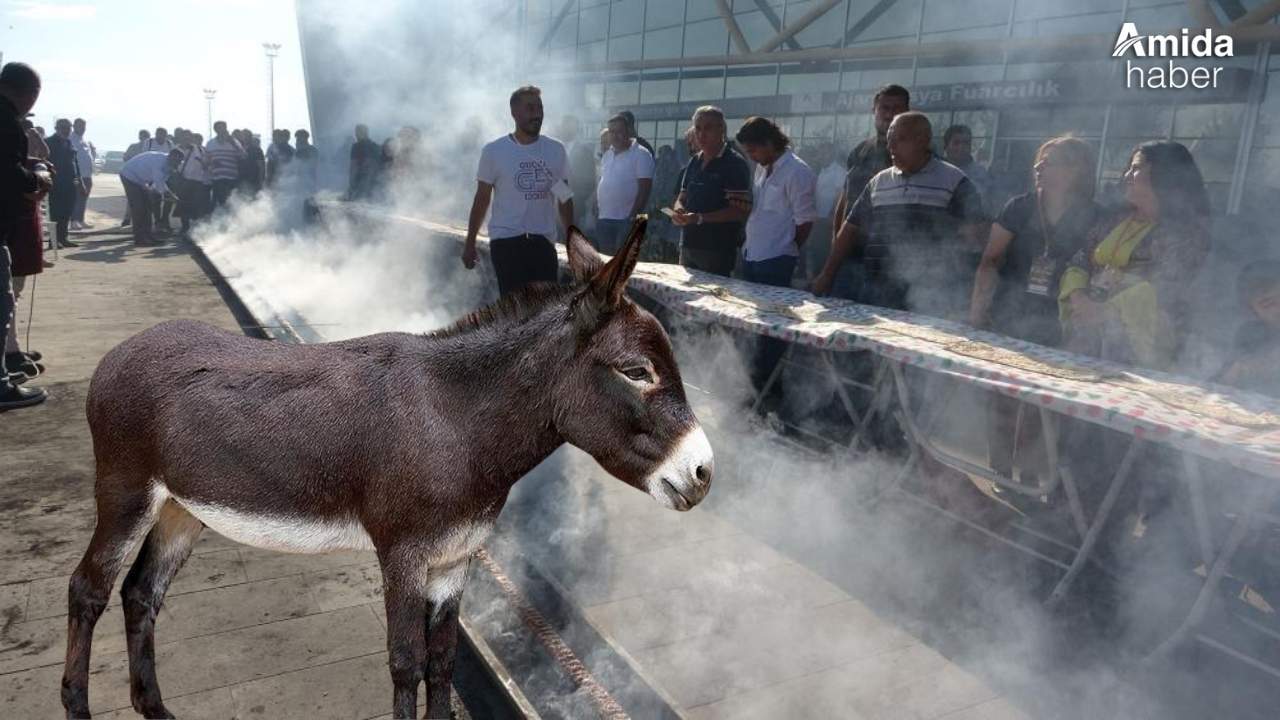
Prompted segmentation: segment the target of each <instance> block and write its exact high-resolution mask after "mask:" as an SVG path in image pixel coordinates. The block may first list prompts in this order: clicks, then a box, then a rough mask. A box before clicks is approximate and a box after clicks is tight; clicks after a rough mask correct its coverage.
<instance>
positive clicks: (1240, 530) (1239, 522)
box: [1148, 492, 1275, 660]
mask: <svg viewBox="0 0 1280 720" xmlns="http://www.w3.org/2000/svg"><path fill="white" fill-rule="evenodd" d="M1250 494H1251V495H1253V496H1254V497H1250V498H1247V499H1246V502H1245V508H1244V512H1242V513H1240V516H1239V517H1237V518H1236V521H1235V523H1234V524H1232V526H1231V532H1230V533H1228V534H1227V541H1226V543H1225V544H1223V546H1222V551H1221V552H1219V553H1218V555H1217V557H1216V558H1214V561H1213V564H1212V565H1210V566H1209V572H1208V574H1207V575H1206V576H1205V579H1204V584H1203V585H1201V586H1200V594H1198V595H1196V601H1195V603H1193V604H1192V605H1191V611H1190V612H1188V613H1187V617H1186V618H1185V619H1184V620H1183V621H1182V625H1180V626H1178V629H1177V630H1175V631H1174V632H1173V634H1172V635H1170V636H1169V637H1168V638H1166V639H1165V641H1164V642H1162V643H1160V645H1159V647H1157V648H1156V649H1155V650H1153V651H1152V652H1151V655H1149V656H1148V660H1150V659H1152V658H1157V657H1160V656H1163V655H1167V654H1168V653H1170V652H1172V651H1173V649H1174V648H1175V647H1177V646H1178V645H1179V644H1181V643H1182V641H1183V640H1184V639H1186V637H1187V635H1189V634H1190V633H1191V632H1192V631H1193V630H1195V629H1196V628H1197V627H1199V626H1200V623H1201V622H1204V617H1205V615H1206V614H1208V612H1209V607H1210V606H1211V605H1212V604H1213V596H1214V595H1215V594H1216V593H1217V591H1218V584H1219V583H1221V582H1222V578H1223V577H1224V576H1225V575H1226V574H1227V568H1229V567H1230V566H1231V560H1232V559H1233V558H1234V557H1235V555H1236V551H1237V550H1239V549H1240V544H1241V543H1243V542H1244V539H1245V536H1247V535H1248V534H1249V530H1250V528H1252V527H1253V522H1254V520H1255V519H1256V518H1257V516H1258V507H1259V506H1266V505H1269V504H1270V502H1258V501H1259V500H1261V499H1262V498H1259V497H1257V493H1250ZM1274 498H1275V493H1274V492H1273V493H1269V494H1268V497H1267V500H1268V501H1269V500H1273V499H1274Z"/></svg>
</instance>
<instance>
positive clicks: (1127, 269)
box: [1058, 141, 1209, 369]
mask: <svg viewBox="0 0 1280 720" xmlns="http://www.w3.org/2000/svg"><path fill="white" fill-rule="evenodd" d="M1124 179H1125V199H1126V201H1127V203H1128V207H1127V208H1125V210H1124V211H1122V212H1121V213H1119V214H1118V215H1116V216H1115V217H1113V218H1111V219H1110V220H1108V221H1105V222H1103V223H1101V224H1100V225H1099V226H1098V228H1096V229H1095V231H1094V233H1092V236H1093V239H1092V242H1090V244H1089V246H1088V249H1086V250H1081V251H1080V252H1078V253H1076V255H1075V257H1073V258H1072V260H1071V262H1070V264H1069V267H1068V269H1067V270H1066V272H1065V273H1063V276H1062V281H1061V284H1060V286H1059V293H1058V303H1059V311H1060V312H1061V316H1062V325H1063V328H1062V329H1063V334H1064V338H1065V344H1066V347H1067V348H1068V349H1070V350H1073V351H1075V352H1080V353H1085V354H1089V355H1095V356H1097V357H1101V358H1105V359H1107V360H1115V361H1117V362H1122V363H1128V364H1131V365H1140V366H1144V367H1150V368H1157V369H1164V368H1168V367H1169V366H1170V365H1171V364H1172V363H1173V361H1174V359H1175V358H1176V356H1177V354H1178V351H1179V350H1180V348H1181V344H1182V340H1183V335H1184V333H1185V328H1186V324H1187V319H1188V315H1189V308H1188V293H1189V291H1190V287H1191V284H1192V281H1193V280H1194V279H1195V277H1196V274H1197V272H1198V271H1199V270H1200V267H1201V266H1202V265H1203V264H1204V259H1205V255H1206V254H1207V253H1208V249H1209V236H1208V223H1209V196H1208V193H1207V192H1206V190H1205V186H1204V179H1203V178H1202V177H1201V175H1200V169H1199V168H1198V167H1196V162H1195V160H1194V159H1193V158H1192V157H1191V152H1190V151H1189V150H1187V148H1186V146H1184V145H1182V144H1180V143H1176V142H1171V141H1157V142H1149V143H1143V144H1142V145H1139V146H1138V147H1137V148H1136V149H1135V150H1134V151H1133V155H1132V156H1131V157H1130V159H1129V169H1128V170H1127V171H1126V172H1125V175H1124Z"/></svg>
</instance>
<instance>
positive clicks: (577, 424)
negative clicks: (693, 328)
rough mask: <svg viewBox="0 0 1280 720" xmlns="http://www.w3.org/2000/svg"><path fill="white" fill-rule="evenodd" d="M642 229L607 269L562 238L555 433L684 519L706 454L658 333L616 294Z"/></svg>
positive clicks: (589, 251) (576, 239)
mask: <svg viewBox="0 0 1280 720" xmlns="http://www.w3.org/2000/svg"><path fill="white" fill-rule="evenodd" d="M644 228H645V220H644V219H643V218H641V219H640V220H637V221H636V223H635V225H633V226H632V228H631V234H630V235H629V236H628V238H627V242H626V244H625V245H624V246H623V248H622V250H621V251H619V252H618V254H617V255H616V256H614V258H613V259H612V260H610V261H609V262H608V263H605V262H604V261H603V259H602V258H601V257H600V255H598V254H597V253H596V251H595V249H594V248H592V247H591V243H589V242H588V241H587V239H586V238H585V237H583V236H582V233H580V232H578V230H577V229H576V228H571V229H570V231H569V242H568V250H569V267H570V269H571V270H572V272H573V275H574V278H575V280H576V282H577V286H578V288H577V291H576V292H575V294H574V296H573V298H572V300H571V302H570V304H569V319H568V321H569V323H570V324H571V326H572V330H573V333H574V335H575V337H576V347H575V350H574V352H573V355H572V360H571V361H570V363H569V366H568V367H566V368H563V372H562V373H561V374H560V378H561V380H560V382H561V383H562V384H561V386H560V387H559V388H557V391H558V392H557V393H556V396H557V397H559V398H561V399H562V400H561V401H560V403H559V406H558V407H557V412H556V425H557V429H558V430H559V431H560V433H561V434H562V435H563V437H564V438H565V440H567V441H568V442H570V443H572V444H573V445H576V446H577V447H579V448H581V449H583V450H585V451H586V452H588V453H590V454H591V456H592V457H594V458H595V459H596V461H597V462H599V463H600V465H601V466H603V467H604V469H606V470H608V471H609V472H610V473H612V474H613V475H614V476H616V477H617V478H619V479H621V480H623V481H624V482H626V483H627V484H629V485H633V486H635V487H637V488H639V489H640V490H643V491H644V492H647V493H649V494H650V495H652V496H653V497H654V498H655V499H656V500H657V501H658V502H659V503H662V504H663V505H665V506H667V507H670V508H674V509H676V510H682V511H683V510H689V509H690V508H692V507H693V506H694V505H697V504H698V502H699V501H701V500H702V498H704V497H706V495H707V491H708V490H709V489H710V488H711V473H712V456H711V445H710V443H708V442H707V436H706V434H705V433H704V432H703V431H702V427H701V426H700V425H699V424H698V419H697V418H695V417H694V415H693V411H692V410H691V409H690V408H689V403H688V401H687V400H686V398H685V394H684V384H683V383H682V381H681V380H680V370H679V369H678V368H677V367H676V360H675V356H674V354H673V353H672V352H671V340H670V339H669V338H668V337H667V333H666V331H665V330H663V328H662V325H660V324H659V323H658V321H657V320H656V319H655V318H654V317H653V315H650V314H649V313H648V312H647V311H646V310H644V309H643V308H641V307H640V306H638V305H636V304H635V303H634V302H632V301H631V300H630V299H629V298H628V297H627V295H626V292H625V291H626V286H627V279H628V278H630V277H631V272H632V271H633V270H634V269H635V267H636V260H637V258H639V256H640V243H641V241H642V240H643V238H644Z"/></svg>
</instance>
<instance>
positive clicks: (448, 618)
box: [424, 559, 471, 720]
mask: <svg viewBox="0 0 1280 720" xmlns="http://www.w3.org/2000/svg"><path fill="white" fill-rule="evenodd" d="M470 565H471V562H470V560H469V559H468V560H463V561H462V562H459V563H457V564H455V565H453V566H451V567H448V568H445V569H443V570H434V569H433V570H432V571H431V572H430V573H429V574H428V576H427V598H428V616H427V622H426V631H427V663H426V667H425V668H424V674H425V676H426V678H427V714H426V715H425V717H427V718H430V719H431V720H449V719H450V718H452V717H453V714H452V711H451V707H452V705H451V695H452V690H453V661H454V658H455V657H456V656H457V651H458V609H459V606H460V605H461V603H462V589H463V588H464V587H465V586H466V584H467V570H468V568H469V567H470Z"/></svg>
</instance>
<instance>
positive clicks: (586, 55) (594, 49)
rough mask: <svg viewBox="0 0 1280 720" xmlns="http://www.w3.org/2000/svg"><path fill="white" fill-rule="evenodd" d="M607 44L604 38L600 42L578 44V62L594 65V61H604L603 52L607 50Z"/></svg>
mask: <svg viewBox="0 0 1280 720" xmlns="http://www.w3.org/2000/svg"><path fill="white" fill-rule="evenodd" d="M608 45H609V43H607V42H606V41H604V40H601V41H600V42H594V43H587V44H584V45H579V46H578V64H579V65H594V64H596V63H602V62H604V61H605V52H607V50H608Z"/></svg>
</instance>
